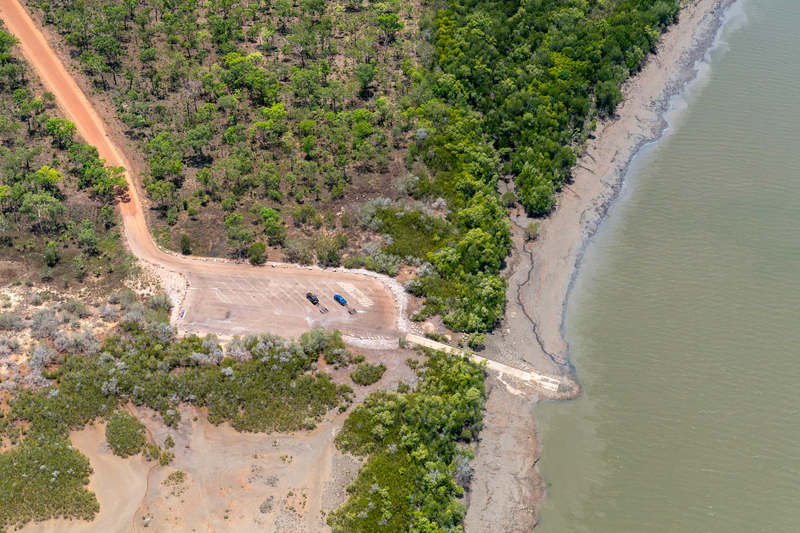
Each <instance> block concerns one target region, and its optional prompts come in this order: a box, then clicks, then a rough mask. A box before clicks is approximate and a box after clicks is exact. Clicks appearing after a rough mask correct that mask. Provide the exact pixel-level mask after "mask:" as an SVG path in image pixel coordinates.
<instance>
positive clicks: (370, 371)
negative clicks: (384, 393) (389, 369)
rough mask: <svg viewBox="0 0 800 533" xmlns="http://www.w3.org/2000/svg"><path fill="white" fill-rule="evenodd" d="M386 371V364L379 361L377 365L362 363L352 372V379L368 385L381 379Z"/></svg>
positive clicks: (357, 382)
mask: <svg viewBox="0 0 800 533" xmlns="http://www.w3.org/2000/svg"><path fill="white" fill-rule="evenodd" d="M384 372H386V365H384V364H383V363H378V364H377V365H372V364H369V363H361V364H360V365H358V367H356V369H355V370H353V371H352V372H350V379H352V380H353V382H354V383H356V384H358V385H361V386H363V387H366V386H367V385H372V384H373V383H376V382H377V381H378V380H379V379H381V377H382V376H383V373H384Z"/></svg>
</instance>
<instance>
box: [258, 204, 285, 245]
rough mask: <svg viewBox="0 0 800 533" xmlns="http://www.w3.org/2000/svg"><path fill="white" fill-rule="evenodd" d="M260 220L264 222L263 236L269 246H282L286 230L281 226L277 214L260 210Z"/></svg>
mask: <svg viewBox="0 0 800 533" xmlns="http://www.w3.org/2000/svg"><path fill="white" fill-rule="evenodd" d="M261 220H262V221H263V222H264V234H265V235H266V236H267V239H268V242H269V244H270V246H278V245H283V243H284V241H285V240H286V228H284V227H283V225H282V224H281V217H280V215H279V214H278V212H277V211H275V210H274V209H270V208H267V207H265V208H264V209H262V210H261Z"/></svg>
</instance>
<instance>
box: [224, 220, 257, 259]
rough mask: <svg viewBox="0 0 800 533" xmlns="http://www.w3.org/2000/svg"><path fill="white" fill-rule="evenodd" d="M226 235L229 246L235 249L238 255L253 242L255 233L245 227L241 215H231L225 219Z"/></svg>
mask: <svg viewBox="0 0 800 533" xmlns="http://www.w3.org/2000/svg"><path fill="white" fill-rule="evenodd" d="M225 234H226V235H227V237H228V244H229V245H230V246H231V247H233V248H234V249H235V251H236V253H237V255H241V254H242V252H243V250H244V249H245V248H246V247H247V245H248V244H250V243H251V242H252V241H253V232H252V231H250V230H248V229H247V228H245V227H244V219H242V215H240V214H239V213H231V214H230V215H228V216H227V217H226V218H225Z"/></svg>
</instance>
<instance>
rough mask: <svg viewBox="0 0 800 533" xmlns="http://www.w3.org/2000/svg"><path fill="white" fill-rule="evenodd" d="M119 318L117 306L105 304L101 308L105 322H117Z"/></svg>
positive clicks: (101, 315) (101, 314)
mask: <svg viewBox="0 0 800 533" xmlns="http://www.w3.org/2000/svg"><path fill="white" fill-rule="evenodd" d="M118 316H119V313H118V312H117V308H116V306H114V305H112V304H103V305H101V306H100V317H101V318H102V319H103V320H116V319H117V317H118Z"/></svg>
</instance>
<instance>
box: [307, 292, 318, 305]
mask: <svg viewBox="0 0 800 533" xmlns="http://www.w3.org/2000/svg"><path fill="white" fill-rule="evenodd" d="M306 298H308V301H309V302H311V303H312V304H314V305H317V304H318V303H319V298H317V295H316V294H314V293H313V292H307V293H306Z"/></svg>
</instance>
